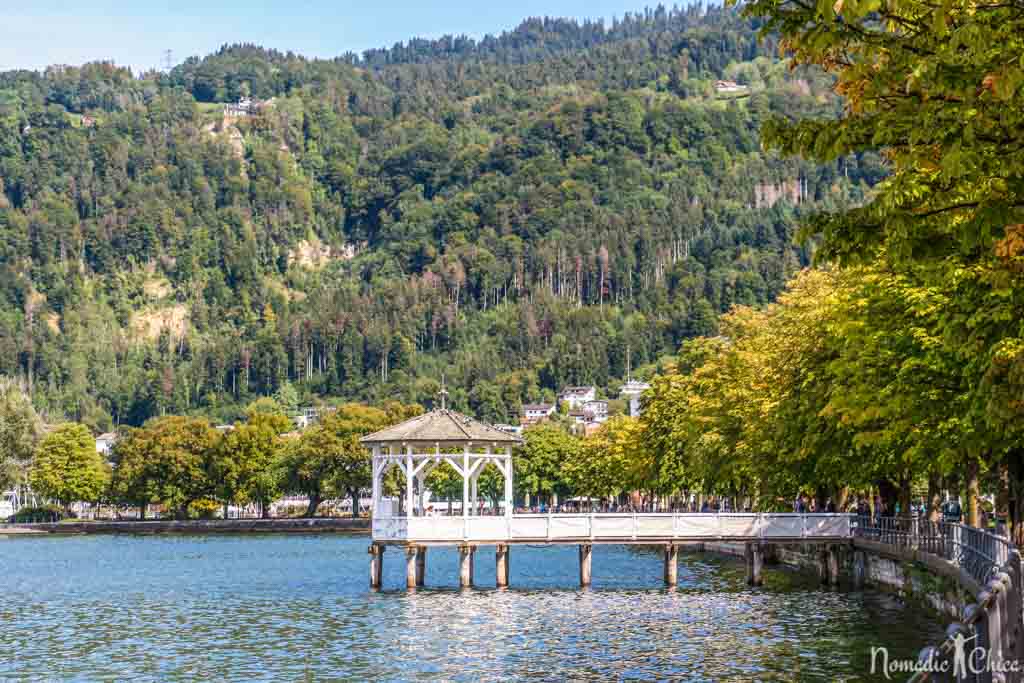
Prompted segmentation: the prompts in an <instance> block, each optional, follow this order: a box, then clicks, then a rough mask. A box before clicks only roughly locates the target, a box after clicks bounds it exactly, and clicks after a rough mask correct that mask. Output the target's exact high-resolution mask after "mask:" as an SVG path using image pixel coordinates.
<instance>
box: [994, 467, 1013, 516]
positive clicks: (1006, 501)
mask: <svg viewBox="0 0 1024 683" xmlns="http://www.w3.org/2000/svg"><path fill="white" fill-rule="evenodd" d="M996 472H997V474H998V477H997V481H998V484H999V486H998V488H997V489H996V506H995V509H993V511H992V512H993V513H994V514H995V517H996V529H998V528H999V520H1003V521H1004V522H1007V523H1009V522H1008V520H1009V519H1010V511H1009V508H1010V466H1009V464H1007V462H1006V461H1005V460H1004V461H1003V462H1001V463H999V465H998V467H997V468H996Z"/></svg>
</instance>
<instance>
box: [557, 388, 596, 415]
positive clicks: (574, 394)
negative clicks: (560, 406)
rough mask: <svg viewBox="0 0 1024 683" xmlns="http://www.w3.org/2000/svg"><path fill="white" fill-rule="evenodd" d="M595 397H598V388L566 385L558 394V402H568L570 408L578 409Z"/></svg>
mask: <svg viewBox="0 0 1024 683" xmlns="http://www.w3.org/2000/svg"><path fill="white" fill-rule="evenodd" d="M595 398H597V389H596V388H594V387H566V388H565V389H562V393H560V394H559V395H558V402H559V403H568V404H569V410H576V409H578V408H582V407H583V404H584V403H586V402H587V401H593V400H594V399H595Z"/></svg>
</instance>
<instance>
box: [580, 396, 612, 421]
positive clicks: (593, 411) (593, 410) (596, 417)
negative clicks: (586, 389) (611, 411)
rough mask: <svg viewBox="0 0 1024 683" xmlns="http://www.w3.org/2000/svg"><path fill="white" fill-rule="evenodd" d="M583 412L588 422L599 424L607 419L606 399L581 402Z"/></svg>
mask: <svg viewBox="0 0 1024 683" xmlns="http://www.w3.org/2000/svg"><path fill="white" fill-rule="evenodd" d="M583 412H584V413H585V414H586V415H587V418H588V422H596V423H598V424H601V423H602V422H607V421H608V401H605V400H602V399H594V400H591V401H587V402H586V403H584V404H583Z"/></svg>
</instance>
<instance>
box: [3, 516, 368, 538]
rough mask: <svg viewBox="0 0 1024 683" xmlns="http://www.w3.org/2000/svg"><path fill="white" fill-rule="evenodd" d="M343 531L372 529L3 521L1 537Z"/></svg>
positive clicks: (279, 521)
mask: <svg viewBox="0 0 1024 683" xmlns="http://www.w3.org/2000/svg"><path fill="white" fill-rule="evenodd" d="M282 532H285V533H325V532H326V533H343V534H346V533H347V534H354V535H362V534H368V533H369V532H370V520H369V519H368V518H360V519H352V518H351V517H347V518H342V517H313V518H301V517H298V518H274V519H208V520H207V519H203V520H152V521H81V522H75V521H71V522H56V523H39V524H6V523H5V524H0V538H2V537H4V536H7V535H11V536H38V535H42V534H45V535H48V536H55V535H62V536H63V535H79V534H130V535H138V536H144V535H154V534H232V533H282Z"/></svg>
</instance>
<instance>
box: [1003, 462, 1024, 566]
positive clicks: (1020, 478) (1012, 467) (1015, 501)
mask: <svg viewBox="0 0 1024 683" xmlns="http://www.w3.org/2000/svg"><path fill="white" fill-rule="evenodd" d="M1007 469H1008V471H1009V493H1008V495H1009V501H1008V502H1009V508H1010V510H1009V513H1010V514H1009V518H1008V519H1007V522H1006V523H1007V525H1008V527H1009V528H1008V531H1009V533H1010V538H1011V539H1012V540H1013V543H1014V545H1016V546H1017V547H1018V548H1020V547H1022V544H1024V450H1019V449H1014V450H1012V451H1010V452H1009V453H1008V454H1007Z"/></svg>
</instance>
